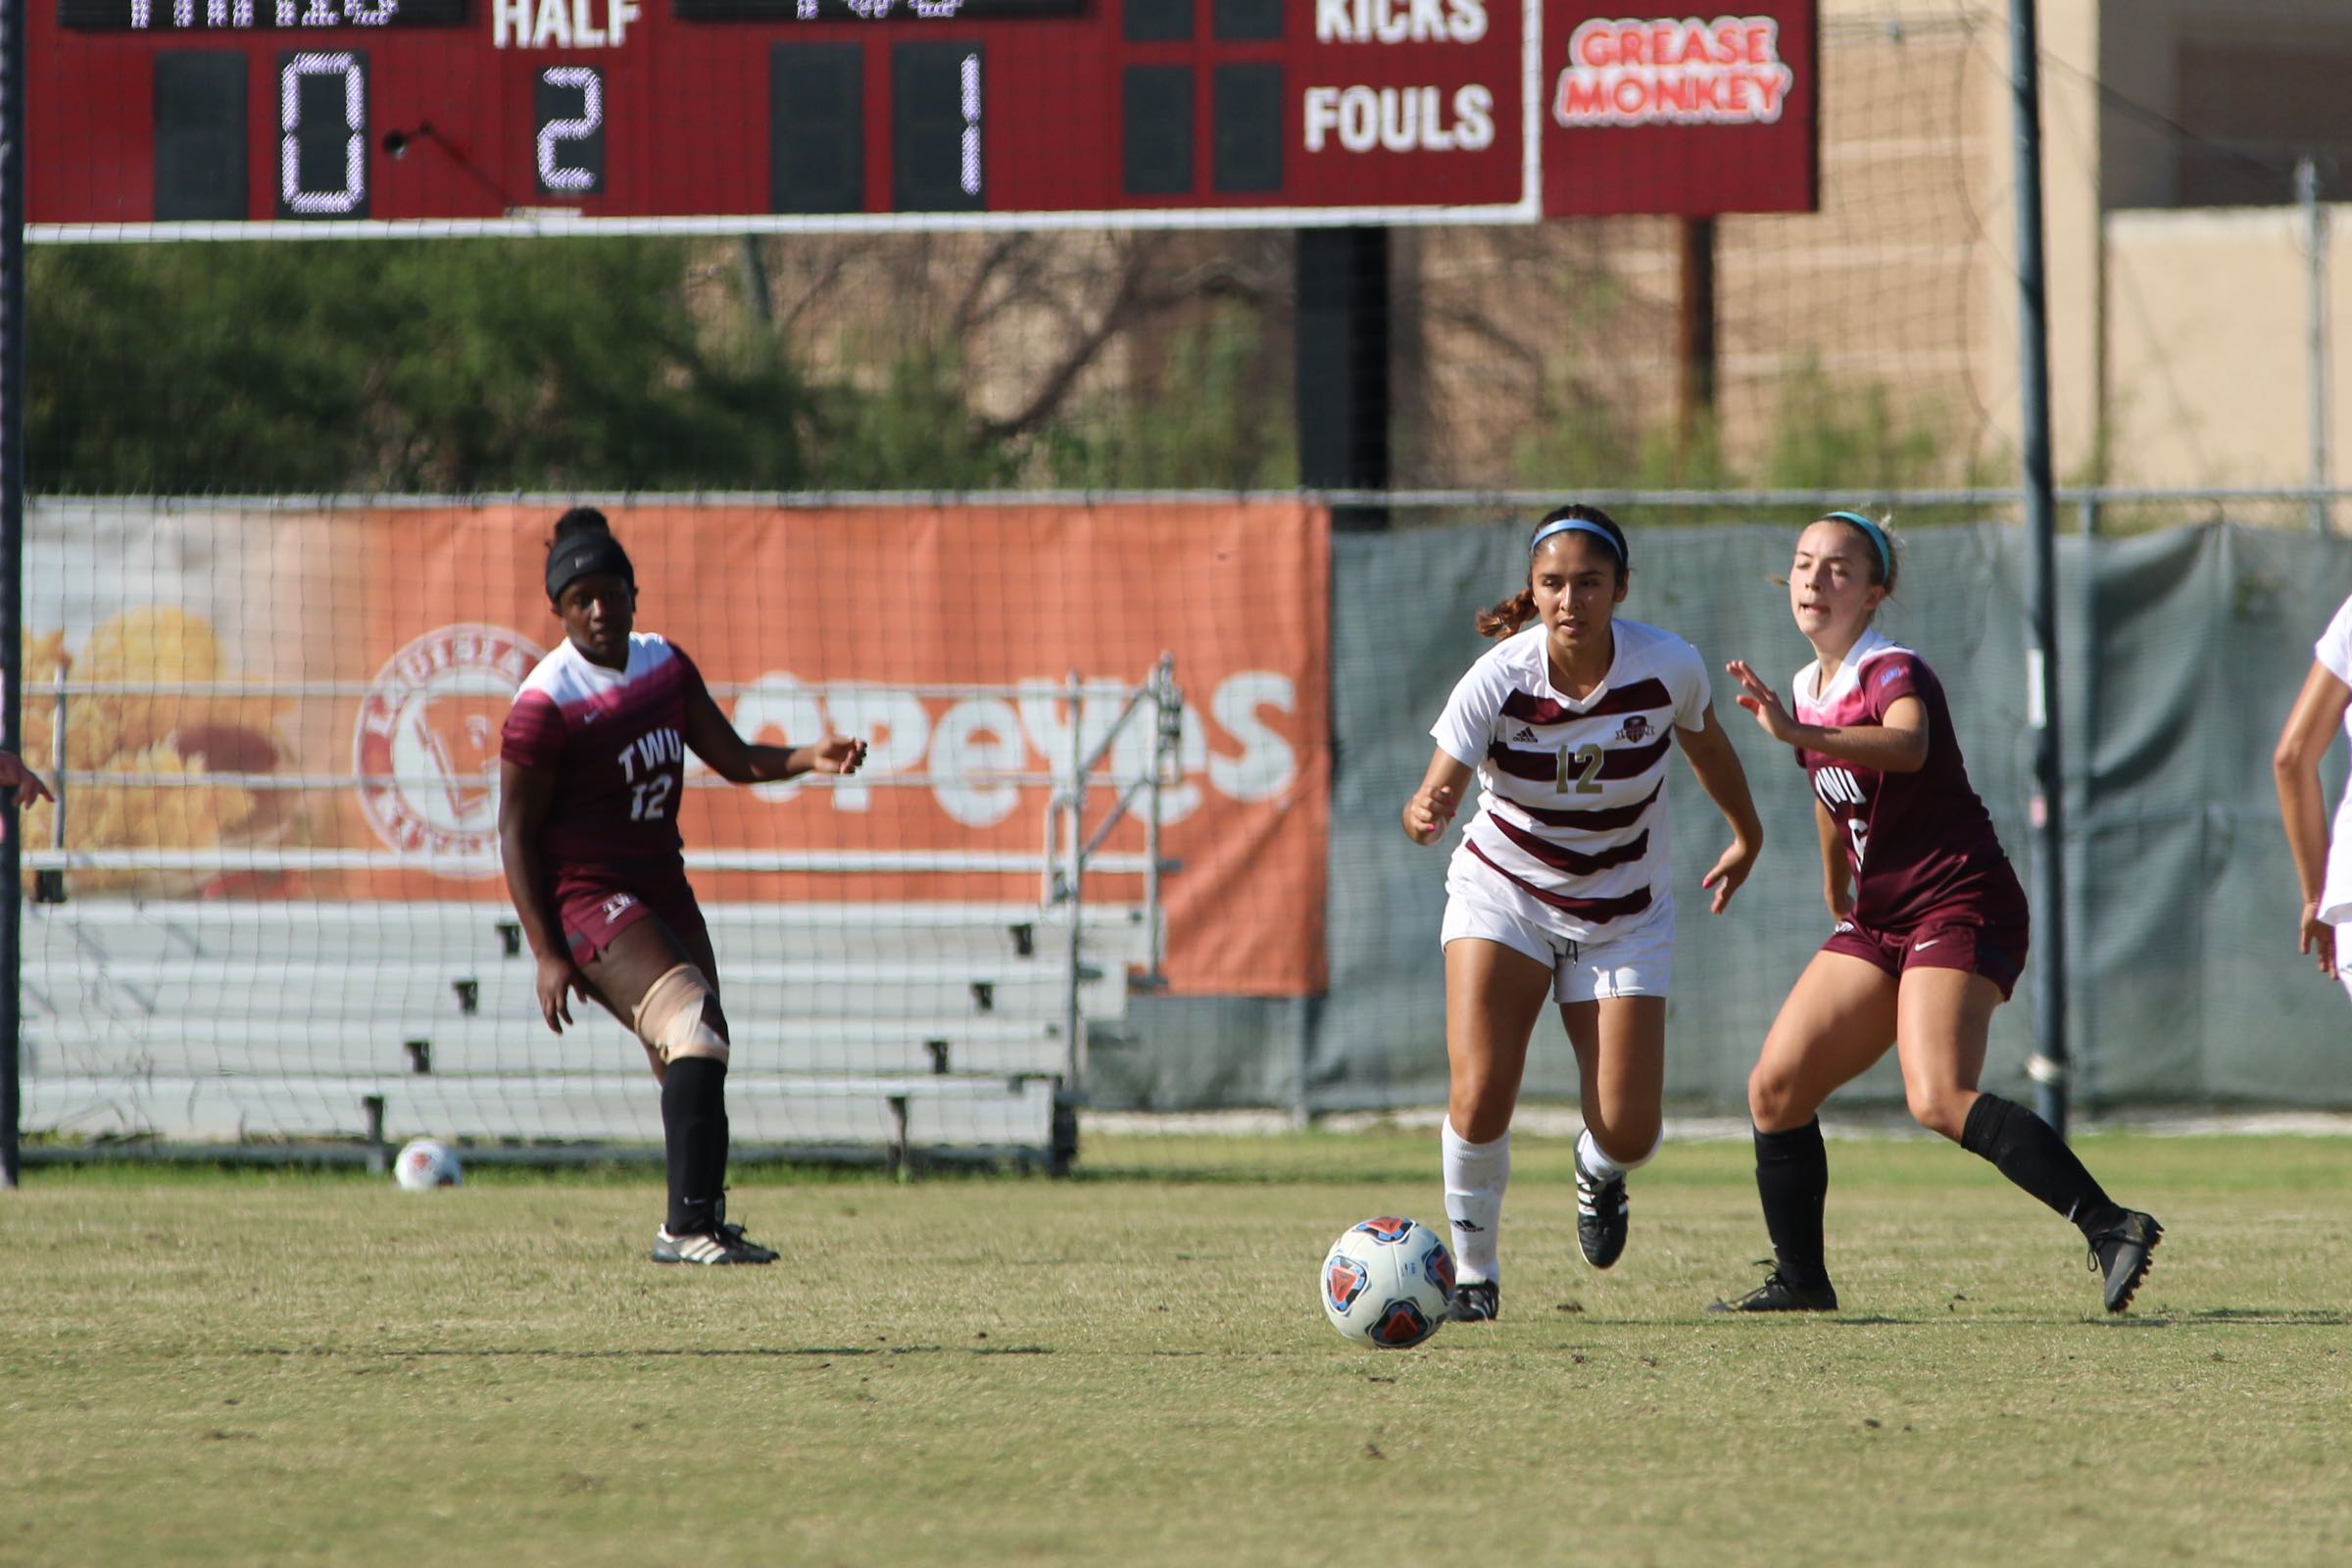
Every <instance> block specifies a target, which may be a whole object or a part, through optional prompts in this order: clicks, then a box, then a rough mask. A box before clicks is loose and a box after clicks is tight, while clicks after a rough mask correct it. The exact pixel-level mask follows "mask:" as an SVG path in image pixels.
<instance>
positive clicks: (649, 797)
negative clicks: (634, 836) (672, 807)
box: [629, 773, 678, 822]
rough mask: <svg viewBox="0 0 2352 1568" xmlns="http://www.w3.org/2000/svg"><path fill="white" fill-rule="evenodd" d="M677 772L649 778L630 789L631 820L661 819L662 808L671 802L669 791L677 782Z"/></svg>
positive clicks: (647, 820)
mask: <svg viewBox="0 0 2352 1568" xmlns="http://www.w3.org/2000/svg"><path fill="white" fill-rule="evenodd" d="M677 782H678V778H677V775H676V774H675V773H664V774H662V776H661V777H659V778H649V779H647V780H646V781H645V782H644V783H642V784H636V785H632V786H631V787H630V789H629V820H630V821H632V822H651V821H659V820H660V819H661V816H662V808H663V807H665V806H667V805H668V804H669V792H670V790H671V789H672V788H673V787H674V786H675V785H676V784H677Z"/></svg>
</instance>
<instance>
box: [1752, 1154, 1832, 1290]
mask: <svg viewBox="0 0 2352 1568" xmlns="http://www.w3.org/2000/svg"><path fill="white" fill-rule="evenodd" d="M1756 1196H1757V1197H1758V1198H1761V1199H1762V1200H1763V1201H1764V1229H1765V1231H1766V1232H1767V1233H1768V1234H1769V1235H1770V1236H1771V1237H1772V1250H1773V1254H1774V1255H1775V1256H1776V1257H1777V1258H1778V1259H1779V1261H1780V1265H1781V1273H1782V1274H1783V1275H1784V1276H1786V1277H1787V1278H1788V1280H1789V1283H1790V1284H1791V1285H1797V1286H1801V1287H1803V1288H1805V1289H1807V1290H1818V1289H1820V1288H1821V1287H1822V1286H1824V1285H1827V1284H1828V1283H1829V1282H1830V1271H1829V1267H1828V1265H1827V1264H1825V1263H1824V1262H1823V1261H1822V1255H1821V1252H1822V1247H1821V1211H1822V1206H1823V1205H1824V1204H1825V1203H1826V1202H1828V1201H1829V1196H1830V1155H1829V1151H1828V1150H1826V1149H1824V1148H1822V1146H1821V1118H1820V1117H1818V1116H1816V1117H1815V1118H1814V1119H1813V1120H1811V1121H1809V1122H1807V1123H1805V1124H1804V1125H1803V1126H1802V1127H1791V1128H1789V1130H1788V1131H1787V1132H1784V1133H1768V1132H1763V1131H1758V1132H1757V1134H1756Z"/></svg>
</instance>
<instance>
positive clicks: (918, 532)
mask: <svg viewBox="0 0 2352 1568" xmlns="http://www.w3.org/2000/svg"><path fill="white" fill-rule="evenodd" d="M559 511H560V509H558V508H555V507H521V506H514V505H495V506H478V507H467V506H430V507H414V508H411V507H352V508H341V507H335V508H326V509H320V510H313V511H300V512H295V511H280V510H261V509H256V510H248V511H238V510H234V509H203V510H176V509H139V508H134V507H127V506H122V505H113V504H110V505H109V506H107V507H103V508H77V507H74V506H72V505H66V504H58V505H49V506H43V507H39V508H36V509H35V511H34V515H33V516H32V518H31V526H30V527H29V529H28V539H27V561H26V574H27V595H26V598H27V609H26V624H27V626H28V627H29V628H31V629H30V631H29V632H28V633H27V642H26V656H27V657H26V670H25V681H26V688H25V736H26V741H27V749H28V751H29V752H30V753H31V760H33V762H34V763H35V765H36V766H42V767H47V766H49V765H51V764H52V763H53V761H54V753H55V749H56V742H55V740H54V739H53V734H54V731H55V729H56V717H57V709H58V704H59V703H60V702H62V703H63V704H64V705H65V713H66V723H65V727H64V735H65V747H66V752H67V759H68V761H69V764H70V766H71V767H72V768H73V769H74V770H75V771H74V773H73V777H74V778H76V779H77V780H79V781H80V782H78V783H77V784H76V785H75V787H73V788H72V789H70V790H69V792H68V799H67V807H66V810H67V816H66V825H65V830H64V835H63V839H64V849H63V853H64V855H65V857H66V860H65V863H66V864H67V865H68V867H69V876H70V878H71V880H72V883H73V887H74V889H75V892H76V894H77V896H79V895H92V896H94V895H98V894H103V893H107V892H124V893H132V894H147V895H170V896H182V897H184V896H195V895H206V896H223V897H238V898H313V899H319V898H324V899H354V900H426V899H433V900H446V899H453V898H455V899H478V900H485V901H492V900H503V899H504V897H505V893H504V887H503V884H502V883H501V882H500V880H499V878H498V869H497V858H496V857H497V841H496V821H497V794H496V785H497V773H498V750H499V727H500V723H501V721H502V720H503V718H504V716H505V712H506V708H507V705H508V702H509V701H510V700H511V698H512V696H513V693H514V691H515V687H516V686H517V685H518V684H519V683H520V681H521V679H522V677H523V675H524V674H525V673H527V672H528V670H529V669H530V667H531V666H532V664H533V663H534V662H537V660H538V659H539V658H540V657H541V656H542V655H543V654H544V653H545V652H546V651H547V650H548V649H549V648H550V647H552V646H553V645H554V642H555V640H556V639H557V638H559V637H560V636H561V635H562V630H561V627H560V626H559V624H558V623H557V621H556V619H555V616H554V614H553V613H552V612H551V611H550V609H549V607H548V603H547V599H546V595H545V593H544V591H543V589H542V587H541V566H542V563H543V562H544V560H545V554H546V541H547V538H548V536H549V532H550V530H551V528H552V526H553V524H554V521H555V518H556V516H557V515H558V512H559ZM606 511H607V515H608V516H609V517H610V518H611V520H612V523H613V532H614V533H615V534H616V535H617V536H618V537H619V539H620V540H621V542H622V544H623V545H624V546H626V547H627V549H628V550H629V552H630V555H631V557H632V558H633V560H634V563H635V566H636V573H637V578H638V583H639V588H640V600H639V604H638V612H637V625H638V628H639V629H640V630H642V631H650V632H658V633H661V634H662V635H663V636H665V637H667V638H669V639H670V640H671V641H672V642H674V643H675V644H676V645H677V646H679V647H680V648H682V649H683V650H684V651H685V652H686V653H687V654H688V655H689V656H691V657H692V658H693V660H694V661H695V662H696V663H697V665H698V666H699V667H700V668H701V670H702V672H703V675H704V678H705V679H706V680H707V681H709V682H710V684H711V688H712V691H713V693H714V694H715V695H716V697H717V699H718V703H719V707H720V708H721V709H722V710H723V711H726V712H727V713H728V714H729V716H730V717H731V718H732V719H733V720H734V722H735V725H736V727H737V728H738V729H739V730H741V731H742V732H743V733H744V734H745V735H746V736H747V737H748V738H751V739H755V740H765V741H769V742H776V741H782V740H789V741H792V742H794V743H798V742H801V741H804V740H809V739H812V738H814V737H815V736H816V735H817V734H819V733H821V732H822V731H823V730H826V729H834V730H839V731H842V732H845V733H849V734H854V735H859V736H862V737H864V738H865V739H867V740H868V741H869V742H870V743H871V747H872V750H871V755H870V759H869V761H868V765H867V767H866V770H865V771H864V772H863V773H862V774H860V775H859V776H858V778H855V779H852V780H847V781H840V782H838V783H836V782H831V781H828V782H825V783H810V782H805V781H794V782H793V783H791V784H784V785H771V786H760V787H757V788H753V789H736V788H732V787H729V786H726V785H724V784H723V783H721V782H719V781H718V780H716V779H715V778H713V777H711V775H709V774H708V773H707V772H703V773H700V775H699V776H698V774H697V772H696V771H694V770H691V769H690V773H689V780H688V783H689V788H688V791H687V795H686V804H685V806H684V809H683V810H682V812H681V816H680V827H681V830H682V832H683V834H684V836H685V840H686V852H687V856H688V866H689V872H690V875H691V876H692V878H693V880H694V882H695V885H696V887H697V888H698V890H699V891H700V893H701V894H702V897H703V898H704V899H705V900H706V901H708V902H750V901H761V900H792V901H809V902H848V901H887V902H942V903H968V902H1027V903H1031V904H1034V903H1035V902H1036V901H1037V900H1038V899H1039V897H1040V890H1041V878H1040V873H1039V870H1038V869H1037V868H1036V867H1035V866H1034V865H1028V866H1026V868H1024V869H1021V870H1005V869H1002V868H1001V867H1002V866H1003V865H1004V864H1005V862H1006V861H1008V860H1009V859H1011V858H1015V857H1020V858H1026V859H1027V860H1029V861H1034V860H1035V859H1036V858H1037V857H1039V856H1041V855H1042V854H1043V853H1044V852H1045V849H1046V833H1047V827H1048V814H1049V807H1050V803H1051V801H1052V799H1053V796H1054V789H1053V783H1052V778H1051V775H1053V774H1055V773H1061V774H1065V775H1066V773H1067V770H1068V767H1069V757H1070V752H1071V745H1072V735H1071V725H1072V723H1073V722H1075V723H1076V724H1077V725H1078V726H1079V736H1078V739H1079V740H1081V741H1082V742H1083V743H1085V745H1086V746H1087V748H1088V749H1089V750H1092V749H1093V747H1094V745H1095V744H1096V743H1097V742H1098V741H1099V740H1101V739H1102V738H1103V736H1105V735H1108V734H1109V733H1110V731H1111V727H1112V724H1113V721H1114V720H1115V719H1116V718H1117V717H1118V714H1119V711H1120V709H1121V706H1122V705H1123V703H1124V702H1125V700H1126V697H1127V695H1128V694H1129V693H1131V692H1132V691H1134V690H1135V689H1136V688H1137V687H1139V686H1142V685H1143V684H1145V683H1146V681H1147V680H1148V679H1149V677H1150V675H1151V673H1152V668H1153V666H1154V664H1155V662H1156V661H1157V660H1158V659H1159V658H1160V656H1161V655H1162V654H1163V653H1166V654H1168V655H1171V656H1172V657H1173V660H1174V668H1175V675H1176V680H1177V682H1178V684H1179V685H1180V686H1181V688H1182V690H1183V693H1184V698H1185V710H1184V715H1183V730H1182V735H1181V740H1180V743H1179V747H1178V752H1179V756H1180V759H1181V767H1180V775H1179V776H1177V777H1175V778H1174V779H1173V781H1172V782H1170V783H1169V784H1168V785H1167V786H1166V787H1165V788H1164V790H1163V792H1162V809H1161V819H1162V822H1163V839H1162V845H1161V853H1162V856H1163V858H1167V859H1172V860H1174V861H1176V862H1178V864H1179V866H1180V869H1178V870H1176V871H1174V872H1173V873H1172V874H1170V875H1168V876H1167V877H1166V878H1164V880H1163V881H1162V884H1161V886H1162V890H1163V897H1164V900H1165V907H1166V919H1167V932H1168V943H1167V959H1166V965H1165V968H1166V972H1167V977H1168V980H1169V983H1170V986H1171V988H1172V989H1174V990H1176V991H1179V992H1183V993H1189V994H1195V995H1260V996H1270V995H1298V994H1302V993H1308V992H1312V991H1316V990H1319V989H1320V988H1321V986H1322V984H1323V975H1324V965H1323V897H1324V853H1325V841H1326V834H1327V822H1328V795H1329V783H1330V767H1331V759H1330V746H1329V738H1328V737H1329V727H1330V717H1329V657H1328V640H1327V639H1328V618H1327V613H1326V608H1325V607H1326V605H1327V603H1328V592H1329V572H1330V540H1329V519H1328V515H1326V514H1325V513H1324V512H1323V511H1321V510H1320V509H1317V508H1314V507H1310V506H1307V505H1303V504H1296V503H1248V504H1244V503H1220V504H1169V505H1150V506H1144V505H1122V506H1103V507H1078V506H1071V507H1014V506H1005V507H994V506H965V507H941V508H920V507H910V508H905V509H871V508H842V509H837V510H803V509H786V508H776V507H767V506H758V505H749V504H710V505H702V504H685V503H662V504H644V505H630V506H615V507H611V508H608V509H606ZM1073 675H1075V676H1076V677H1077V678H1078V680H1079V681H1080V683H1081V690H1082V691H1083V693H1084V696H1083V699H1082V701H1081V702H1080V703H1079V704H1077V705H1076V706H1077V709H1078V711H1077V712H1076V713H1075V714H1073V712H1072V706H1073V705H1072V703H1071V701H1070V696H1069V692H1070V680H1071V678H1072V676H1073ZM60 682H62V683H63V684H62V685H61V684H59V683H60ZM1152 742H1153V723H1152V714H1151V711H1150V709H1149V707H1148V706H1147V707H1146V709H1145V710H1144V711H1142V712H1141V713H1140V714H1138V715H1137V716H1136V717H1134V718H1133V719H1131V720H1130V722H1129V723H1128V724H1127V725H1126V726H1125V727H1124V728H1123V729H1121V730H1120V731H1119V732H1118V734H1117V736H1116V738H1115V739H1113V740H1112V741H1111V742H1110V744H1109V746H1108V749H1107V755H1106V759H1105V760H1104V761H1103V764H1102V765H1101V766H1100V767H1099V768H1098V770H1097V771H1096V773H1095V774H1093V775H1092V777H1091V779H1090V791H1091V806H1090V809H1089V810H1088V813H1087V818H1086V820H1087V830H1088V832H1089V833H1090V834H1091V833H1092V832H1093V831H1094V829H1095V828H1096V827H1097V826H1098V825H1100V823H1101V822H1102V821H1103V815H1104V811H1105V809H1106V808H1107V806H1108V797H1109V794H1110V793H1111V790H1110V786H1111V785H1112V783H1113V781H1118V782H1125V781H1129V780H1132V779H1134V778H1137V777H1139V776H1141V775H1142V773H1143V772H1144V771H1146V770H1147V769H1148V768H1149V766H1150V761H1151V758H1152ZM117 774H120V775H122V778H121V781H120V782H119V783H118V782H116V781H115V779H114V778H113V776H112V775H117ZM90 775H95V777H91V776H90ZM1135 804H1136V808H1137V809H1138V810H1139V811H1140V809H1141V808H1142V804H1143V803H1142V798H1141V796H1140V795H1139V796H1138V797H1137V800H1136V803H1135ZM56 832H57V828H56V822H55V819H54V816H53V815H52V814H50V809H48V808H46V807H43V808H40V809H38V810H37V811H36V813H34V814H33V815H32V816H30V817H28V819H27V821H26V830H25V838H26V846H25V847H26V850H27V852H28V853H31V854H33V855H35V856H36V857H37V856H38V855H39V854H40V852H42V851H43V849H44V847H46V846H48V845H50V844H51V843H52V840H53V837H54V835H55V834H56ZM1144 842H1145V841H1144V828H1143V824H1142V822H1141V820H1140V818H1139V817H1138V816H1136V815H1132V814H1131V815H1130V816H1129V817H1128V818H1127V819H1126V820H1124V821H1122V822H1120V823H1119V824H1118V825H1117V826H1116V827H1115V828H1114V829H1113V830H1112V831H1111V833H1110V834H1109V836H1108V838H1107V839H1106V840H1105V841H1104V842H1103V845H1102V847H1101V852H1100V853H1101V854H1102V855H1103V856H1107V857H1116V858H1118V863H1121V864H1123V865H1125V866H1128V867H1130V868H1132V867H1135V866H1138V865H1140V863H1141V858H1142V852H1143V849H1144ZM36 863H38V862H37V860H36ZM812 865H813V866H821V867H822V868H816V869H812V868H810V867H811V866H812ZM779 866H782V867H785V868H778V867H779ZM975 867H980V868H977V869H976V868H975ZM1142 886H1143V884H1142V877H1141V874H1140V871H1137V870H1134V869H1127V870H1122V871H1116V872H1106V873H1103V874H1100V875H1098V874H1095V873H1094V872H1091V871H1090V873H1089V877H1088V881H1087V890H1086V897H1087V899H1088V901H1089V902H1090V903H1092V902H1103V903H1111V904H1133V903H1136V902H1138V901H1140V899H1141V897H1142Z"/></svg>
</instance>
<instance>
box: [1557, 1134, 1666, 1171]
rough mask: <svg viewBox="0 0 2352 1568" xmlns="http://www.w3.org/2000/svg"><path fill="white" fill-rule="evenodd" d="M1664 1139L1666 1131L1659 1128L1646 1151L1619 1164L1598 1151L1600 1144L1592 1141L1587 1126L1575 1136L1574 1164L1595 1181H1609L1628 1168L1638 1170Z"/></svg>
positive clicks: (1591, 1135)
mask: <svg viewBox="0 0 2352 1568" xmlns="http://www.w3.org/2000/svg"><path fill="white" fill-rule="evenodd" d="M1665 1141H1666V1133H1665V1130H1664V1129H1663V1128H1661V1129H1659V1131H1658V1136H1657V1137H1656V1138H1655V1139H1654V1140H1652V1141H1651V1143H1650V1146H1649V1152H1648V1153H1646V1154H1643V1155H1642V1157H1641V1158H1640V1159H1637V1160H1633V1161H1631V1162H1629V1163H1626V1164H1619V1163H1618V1162H1617V1161H1616V1160H1613V1159H1611V1158H1610V1157H1609V1156H1608V1155H1606V1154H1604V1153H1602V1152H1600V1146H1599V1145H1598V1144H1596V1143H1594V1142H1593V1129H1592V1128H1590V1127H1588V1128H1586V1129H1585V1130H1584V1131H1583V1132H1581V1133H1579V1134H1577V1137H1576V1166H1577V1169H1579V1170H1581V1171H1583V1172H1584V1173H1585V1174H1586V1175H1588V1176H1590V1177H1592V1178H1593V1181H1595V1182H1605V1181H1609V1180H1612V1179H1614V1178H1616V1177H1619V1176H1622V1175H1624V1174H1625V1173H1626V1172H1627V1171H1629V1170H1640V1169H1641V1168H1642V1166H1644V1165H1646V1164H1648V1163H1649V1161H1650V1159H1651V1157H1652V1156H1653V1155H1655V1154H1656V1153H1657V1152H1658V1145H1660V1144H1662V1143H1664V1142H1665Z"/></svg>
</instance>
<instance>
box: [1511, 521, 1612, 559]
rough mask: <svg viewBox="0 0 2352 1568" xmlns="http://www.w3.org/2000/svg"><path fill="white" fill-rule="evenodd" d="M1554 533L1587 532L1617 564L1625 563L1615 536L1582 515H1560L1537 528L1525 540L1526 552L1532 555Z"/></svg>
mask: <svg viewBox="0 0 2352 1568" xmlns="http://www.w3.org/2000/svg"><path fill="white" fill-rule="evenodd" d="M1555 533H1589V534H1591V535H1593V537H1594V538H1595V539H1598V540H1599V541H1600V542H1601V543H1603V544H1605V545H1607V546H1608V547H1609V554H1610V555H1612V556H1615V557H1616V558H1617V564H1619V565H1620V566H1622V565H1624V564H1625V547H1624V546H1622V545H1620V544H1618V542H1617V536H1616V535H1615V534H1612V533H1610V532H1609V530H1608V529H1606V528H1603V527H1602V526H1601V525H1600V524H1599V523H1597V522H1587V521H1586V520H1585V519H1584V518H1582V517H1562V518H1561V519H1560V520H1559V521H1557V522H1547V523H1545V524H1544V526H1543V527H1541V528H1538V529H1537V530H1536V536H1535V537H1534V538H1533V539H1530V540H1529V541H1528V542H1527V553H1528V554H1529V555H1530V556H1533V555H1534V554H1535V553H1536V552H1537V551H1538V550H1540V549H1542V548H1543V546H1544V540H1546V539H1548V538H1550V537H1551V536H1552V535H1553V534H1555Z"/></svg>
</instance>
